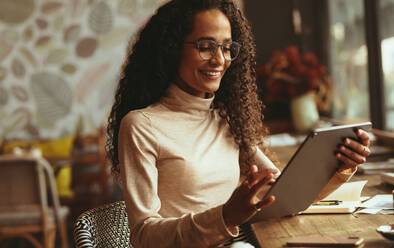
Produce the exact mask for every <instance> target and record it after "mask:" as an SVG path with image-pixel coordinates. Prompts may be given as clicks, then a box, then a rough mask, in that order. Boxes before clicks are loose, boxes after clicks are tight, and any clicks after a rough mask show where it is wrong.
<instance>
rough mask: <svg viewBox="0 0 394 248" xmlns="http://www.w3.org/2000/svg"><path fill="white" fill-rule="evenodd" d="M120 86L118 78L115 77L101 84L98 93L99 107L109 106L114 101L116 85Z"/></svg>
mask: <svg viewBox="0 0 394 248" xmlns="http://www.w3.org/2000/svg"><path fill="white" fill-rule="evenodd" d="M117 86H118V78H117V77H113V78H111V79H110V80H107V81H106V82H104V83H102V84H101V87H100V89H99V93H98V101H99V102H98V107H99V109H103V108H109V107H110V106H111V105H112V103H113V101H114V95H115V90H116V87H117Z"/></svg>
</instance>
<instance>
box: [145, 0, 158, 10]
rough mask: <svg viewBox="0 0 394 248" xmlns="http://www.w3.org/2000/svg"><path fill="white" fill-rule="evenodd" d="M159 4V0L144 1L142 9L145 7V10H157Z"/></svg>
mask: <svg viewBox="0 0 394 248" xmlns="http://www.w3.org/2000/svg"><path fill="white" fill-rule="evenodd" d="M157 3H158V2H157V0H144V1H142V7H144V9H155V8H156V5H157Z"/></svg>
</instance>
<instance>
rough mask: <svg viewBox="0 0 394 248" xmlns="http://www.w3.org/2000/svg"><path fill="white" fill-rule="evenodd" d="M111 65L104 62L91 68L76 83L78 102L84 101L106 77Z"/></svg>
mask: <svg viewBox="0 0 394 248" xmlns="http://www.w3.org/2000/svg"><path fill="white" fill-rule="evenodd" d="M110 67H111V65H110V64H109V63H104V64H102V65H99V66H96V67H93V68H90V69H89V70H88V71H87V72H85V74H84V75H83V76H82V78H81V79H80V80H79V82H78V83H77V85H76V88H75V92H76V98H77V102H78V103H82V102H83V101H84V100H85V99H86V97H87V96H88V95H89V94H90V93H91V92H92V91H93V89H94V88H95V87H97V85H98V84H99V83H100V82H101V80H103V79H104V76H105V74H107V72H108V71H109V69H110Z"/></svg>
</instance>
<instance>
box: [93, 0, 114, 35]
mask: <svg viewBox="0 0 394 248" xmlns="http://www.w3.org/2000/svg"><path fill="white" fill-rule="evenodd" d="M112 26H113V15H112V10H111V8H110V7H109V6H108V4H107V3H105V2H104V1H101V2H99V3H97V4H96V5H94V6H93V9H92V11H91V12H90V15H89V27H90V29H91V30H92V31H93V32H95V33H96V34H98V35H101V34H105V33H108V32H109V31H111V29H112Z"/></svg>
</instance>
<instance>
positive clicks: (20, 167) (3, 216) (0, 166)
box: [0, 154, 68, 248]
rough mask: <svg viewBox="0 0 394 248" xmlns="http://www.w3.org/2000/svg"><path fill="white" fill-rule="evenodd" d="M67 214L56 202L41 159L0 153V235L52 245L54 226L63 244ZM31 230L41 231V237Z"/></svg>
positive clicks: (50, 175)
mask: <svg viewBox="0 0 394 248" xmlns="http://www.w3.org/2000/svg"><path fill="white" fill-rule="evenodd" d="M48 191H49V192H48ZM48 195H49V197H48ZM48 202H52V203H53V204H51V205H50V204H48ZM67 215H68V208H67V207H62V206H60V203H59V198H58V195H57V191H56V185H55V179H54V175H53V171H52V168H51V166H50V165H49V163H48V162H47V161H46V160H45V159H43V158H35V157H33V156H29V155H20V156H16V155H11V154H8V155H1V156H0V239H6V238H15V237H19V238H24V239H26V240H28V241H29V242H30V243H31V244H33V246H34V247H36V248H38V247H44V248H49V247H55V237H56V230H58V231H59V234H60V238H61V242H60V243H61V247H62V248H66V247H68V240H67V226H66V217H67ZM34 234H42V241H41V242H40V241H39V239H38V238H37V237H35V235H34Z"/></svg>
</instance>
